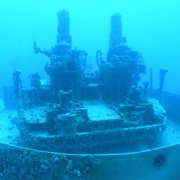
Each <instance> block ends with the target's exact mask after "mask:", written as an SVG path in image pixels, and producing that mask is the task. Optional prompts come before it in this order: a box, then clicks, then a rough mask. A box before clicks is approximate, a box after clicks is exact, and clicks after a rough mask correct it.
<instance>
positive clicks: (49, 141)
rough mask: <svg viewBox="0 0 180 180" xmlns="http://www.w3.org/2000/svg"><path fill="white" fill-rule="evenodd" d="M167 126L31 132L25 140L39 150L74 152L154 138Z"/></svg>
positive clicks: (29, 145) (28, 144)
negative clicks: (63, 132)
mask: <svg viewBox="0 0 180 180" xmlns="http://www.w3.org/2000/svg"><path fill="white" fill-rule="evenodd" d="M165 128H166V122H164V123H163V124H158V125H149V126H142V127H136V128H123V129H121V128H120V129H113V130H104V131H92V132H84V133H76V134H72V135H51V136H50V135H46V134H38V135H37V134H34V135H32V134H29V135H28V137H24V138H23V141H24V142H25V144H27V146H28V147H32V148H36V149H39V150H47V151H55V152H63V153H65V152H66V153H67V152H69V153H72V152H77V153H78V152H79V151H83V149H84V150H85V149H89V148H96V147H101V148H103V147H108V146H113V145H116V146H121V145H122V144H123V145H125V144H130V143H135V142H140V141H145V140H149V141H150V140H152V139H154V138H157V136H158V135H159V134H160V133H162V131H163V130H164V129H165Z"/></svg>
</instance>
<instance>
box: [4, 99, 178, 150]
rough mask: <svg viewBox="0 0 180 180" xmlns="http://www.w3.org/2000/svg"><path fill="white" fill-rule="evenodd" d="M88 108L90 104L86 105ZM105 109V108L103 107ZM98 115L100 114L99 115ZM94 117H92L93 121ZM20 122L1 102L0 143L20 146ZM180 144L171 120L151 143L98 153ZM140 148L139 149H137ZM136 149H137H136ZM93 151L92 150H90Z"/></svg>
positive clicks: (115, 148)
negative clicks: (17, 123)
mask: <svg viewBox="0 0 180 180" xmlns="http://www.w3.org/2000/svg"><path fill="white" fill-rule="evenodd" d="M86 105H87V106H88V104H86ZM103 108H105V107H103ZM94 110H95V111H98V108H97V105H96V104H95V105H94ZM103 110H104V109H102V110H101V109H99V114H101V111H103ZM32 113H34V112H33V110H29V111H28V112H26V114H27V115H28V114H31V116H32ZM108 113H109V116H110V117H111V118H112V116H113V117H114V116H115V117H116V114H112V112H108ZM37 114H38V112H36V113H35V116H37ZM97 114H98V113H97ZM39 116H40V117H42V116H43V115H42V114H39ZM93 118H94V117H92V119H93ZM17 121H18V117H17V112H16V111H15V110H4V106H3V100H0V142H1V143H6V144H13V145H18V142H19V139H20V138H21V137H20V134H19V131H18V129H17V128H16V122H17ZM177 143H180V126H179V125H178V124H176V123H175V122H172V121H170V120H168V121H167V128H166V130H165V131H164V132H162V134H160V135H159V136H158V137H157V139H155V140H153V143H152V141H151V142H149V143H147V142H146V143H139V144H137V143H136V144H135V145H132V149H130V148H131V146H129V147H127V148H126V147H119V146H115V147H113V148H111V147H109V148H108V147H106V148H105V150H103V149H99V150H98V149H96V150H97V151H98V153H101V150H102V153H107V151H108V152H109V153H113V152H114V153H117V152H126V151H127V152H134V151H141V150H147V149H151V148H158V147H161V146H168V145H173V144H177ZM137 146H138V147H137ZM134 147H136V148H134ZM90 151H91V150H90ZM95 152H96V151H94V150H92V151H91V153H95Z"/></svg>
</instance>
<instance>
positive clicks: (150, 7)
mask: <svg viewBox="0 0 180 180" xmlns="http://www.w3.org/2000/svg"><path fill="white" fill-rule="evenodd" d="M62 9H66V10H67V11H69V13H70V34H71V36H72V46H73V48H75V47H77V48H78V49H83V50H85V51H87V53H88V63H92V64H93V65H94V68H96V63H95V54H96V50H98V49H101V50H102V52H103V57H104V59H105V58H106V54H107V51H108V47H109V35H110V17H111V15H112V14H114V13H116V12H119V13H120V14H121V16H122V31H123V37H126V38H127V45H128V46H129V47H131V48H132V49H133V50H137V51H139V52H141V53H142V56H143V59H144V62H145V64H146V65H147V75H146V76H145V77H142V80H144V79H148V78H149V69H150V68H153V70H154V71H153V72H154V87H155V88H158V86H159V84H158V82H159V69H160V68H166V69H168V73H167V76H166V79H165V84H164V90H165V91H170V92H174V93H180V83H179V82H178V78H179V77H180V71H179V66H180V50H179V49H180V45H179V44H180V21H179V16H180V11H179V9H180V2H179V1H173V0H169V1H166V0H158V1H155V0H126V1H125V0H124V1H123V0H121V1H118V0H105V1H101V0H99V1H98V0H97V1H95V0H91V1H88V0H87V1H85V0H76V1H73V0H66V1H65V0H64V1H63V0H59V1H53V0H49V1H41V0H37V1H32V0H31V1H28V0H26V1H18V0H17V1H16V0H12V1H11V0H0V54H1V57H0V63H1V65H0V87H2V86H3V85H6V86H12V85H13V82H12V73H13V69H14V68H16V69H19V70H21V72H22V73H21V78H22V82H23V85H24V86H26V85H29V79H28V76H29V74H31V73H32V72H37V71H38V72H39V73H40V74H41V76H42V77H43V79H47V78H48V77H47V75H46V73H45V71H44V65H45V64H46V62H48V61H49V59H48V58H47V57H45V56H43V55H41V54H38V55H36V54H34V50H33V42H34V41H36V42H37V44H38V46H39V47H41V48H46V49H50V48H51V47H52V46H54V44H56V35H57V25H58V21H57V12H58V11H59V10H62Z"/></svg>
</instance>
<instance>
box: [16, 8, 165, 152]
mask: <svg viewBox="0 0 180 180" xmlns="http://www.w3.org/2000/svg"><path fill="white" fill-rule="evenodd" d="M110 23H111V32H110V36H109V50H108V53H107V56H106V59H105V58H104V57H103V53H102V51H101V50H97V51H96V59H95V60H94V62H95V63H96V64H97V70H96V71H94V70H93V69H90V68H89V69H87V68H86V67H87V55H88V54H87V52H86V51H84V50H80V49H77V48H75V49H73V48H72V47H71V41H72V37H71V35H70V18H69V13H68V12H67V11H65V10H62V11H59V12H58V28H57V30H58V34H57V44H56V45H55V46H54V47H52V48H51V50H42V49H41V48H39V47H38V45H37V43H36V42H34V52H35V53H36V54H38V53H41V54H44V55H46V56H48V57H49V62H47V63H46V64H45V67H44V70H45V71H46V73H47V75H48V76H49V83H43V82H42V81H41V77H40V75H39V73H38V72H37V73H32V74H31V75H30V87H28V88H23V85H22V84H23V82H21V77H20V74H21V72H20V71H18V70H14V72H13V80H14V92H15V99H16V104H17V111H18V118H19V120H18V123H17V128H18V129H19V132H20V135H21V143H22V144H23V145H24V146H25V147H31V148H35V149H39V150H48V151H53V152H54V151H55V152H78V151H79V150H82V149H91V148H95V147H107V146H113V145H119V146H120V145H121V144H124V143H133V142H139V141H144V140H150V139H154V138H156V137H157V136H158V134H160V133H162V132H163V130H164V129H165V126H166V112H165V109H164V108H163V107H162V105H161V101H160V99H161V94H162V90H163V83H164V77H165V74H166V70H161V76H160V88H159V99H154V98H153V97H152V82H151V81H152V79H150V81H149V82H144V83H143V86H142V87H140V86H139V81H140V74H146V66H145V63H144V62H143V59H142V56H141V54H140V53H139V52H138V51H134V50H132V49H131V48H130V47H128V46H127V45H126V38H125V37H123V36H122V22H121V16H120V14H119V13H116V14H114V15H112V17H111V21H110ZM94 62H92V63H94ZM151 78H152V77H151Z"/></svg>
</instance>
